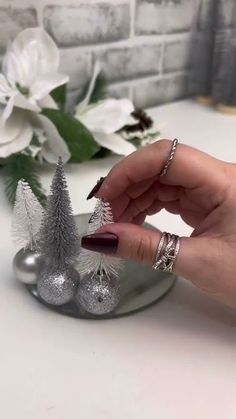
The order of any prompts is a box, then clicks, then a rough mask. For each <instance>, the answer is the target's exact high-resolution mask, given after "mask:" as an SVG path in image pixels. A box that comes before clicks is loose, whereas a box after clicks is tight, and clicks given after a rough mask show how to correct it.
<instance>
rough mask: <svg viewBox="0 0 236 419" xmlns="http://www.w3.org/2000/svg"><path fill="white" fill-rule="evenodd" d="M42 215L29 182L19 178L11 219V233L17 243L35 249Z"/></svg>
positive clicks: (41, 208) (40, 207) (41, 209)
mask: <svg viewBox="0 0 236 419" xmlns="http://www.w3.org/2000/svg"><path fill="white" fill-rule="evenodd" d="M42 216H43V207H42V206H41V204H40V203H39V201H38V200H37V198H36V196H35V195H34V193H33V192H32V189H31V188H30V186H29V184H28V183H27V182H25V181H24V180H23V179H21V180H19V182H18V185H17V190H16V200H15V204H14V210H13V221H12V235H13V239H14V242H15V243H16V244H17V245H19V246H21V247H23V248H29V249H30V250H35V249H36V245H37V234H38V232H39V229H40V226H41V222H42Z"/></svg>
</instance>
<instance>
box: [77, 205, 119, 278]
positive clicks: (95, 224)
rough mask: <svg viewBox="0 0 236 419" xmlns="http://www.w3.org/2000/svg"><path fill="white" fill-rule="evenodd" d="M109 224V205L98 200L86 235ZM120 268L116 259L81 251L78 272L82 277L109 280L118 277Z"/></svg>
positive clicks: (110, 217)
mask: <svg viewBox="0 0 236 419" xmlns="http://www.w3.org/2000/svg"><path fill="white" fill-rule="evenodd" d="M110 223H113V216H112V211H111V207H110V204H109V203H108V202H104V201H102V200H100V199H99V200H98V202H97V204H96V207H95V210H94V213H93V214H92V216H91V218H90V220H89V225H88V234H93V233H95V231H96V230H98V229H99V228H100V227H102V226H104V225H106V224H110ZM120 266H121V262H120V260H119V259H117V258H114V257H111V256H107V255H104V254H101V253H96V252H91V251H90V250H86V249H83V250H82V251H81V253H80V257H79V263H78V270H79V272H80V275H81V276H82V277H83V276H85V275H88V274H92V275H93V274H94V275H99V276H101V277H102V276H106V277H108V278H109V277H111V276H118V272H119V268H120Z"/></svg>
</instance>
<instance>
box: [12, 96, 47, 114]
mask: <svg viewBox="0 0 236 419" xmlns="http://www.w3.org/2000/svg"><path fill="white" fill-rule="evenodd" d="M14 106H16V107H18V108H22V109H27V110H28V111H33V112H40V111H41V108H40V107H39V106H38V105H37V103H36V102H35V101H34V99H33V98H27V97H26V96H24V95H22V94H21V93H20V92H18V93H17V95H16V96H15V98H14Z"/></svg>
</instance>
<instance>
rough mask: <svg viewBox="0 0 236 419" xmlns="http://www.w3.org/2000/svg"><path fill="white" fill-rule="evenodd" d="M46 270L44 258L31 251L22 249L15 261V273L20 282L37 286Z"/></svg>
mask: <svg viewBox="0 0 236 419" xmlns="http://www.w3.org/2000/svg"><path fill="white" fill-rule="evenodd" d="M44 268H45V261H44V259H43V257H42V256H41V255H40V254H39V253H37V252H34V251H32V250H30V249H21V250H19V252H18V253H17V254H16V255H15V257H14V259H13V271H14V274H15V277H16V279H17V280H18V281H20V282H22V283H24V284H36V282H37V279H38V278H39V276H40V275H41V273H42V272H43V270H44Z"/></svg>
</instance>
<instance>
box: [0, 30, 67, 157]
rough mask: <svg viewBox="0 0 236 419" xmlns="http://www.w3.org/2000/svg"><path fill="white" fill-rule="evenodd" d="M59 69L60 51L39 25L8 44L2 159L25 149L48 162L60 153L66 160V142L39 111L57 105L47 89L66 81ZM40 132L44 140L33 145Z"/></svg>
mask: <svg viewBox="0 0 236 419" xmlns="http://www.w3.org/2000/svg"><path fill="white" fill-rule="evenodd" d="M58 68H59V50H58V48H57V46H56V44H55V43H54V41H53V40H52V38H50V36H49V35H48V34H47V33H46V32H45V31H44V30H43V29H42V28H30V29H25V30H24V31H22V32H21V33H20V34H19V35H18V36H17V37H16V39H15V40H14V41H13V42H12V44H11V45H10V46H9V48H8V50H7V52H6V55H5V57H4V59H3V66H2V71H3V73H2V74H0V157H1V158H5V157H8V156H10V155H11V154H13V153H18V152H21V151H23V150H24V149H25V148H27V149H28V151H29V152H30V153H31V155H32V156H33V157H35V156H36V155H39V157H40V158H41V159H45V160H47V161H48V162H50V163H55V162H56V161H57V159H58V157H59V156H61V157H62V159H63V161H64V162H67V161H68V160H69V158H70V152H69V149H68V147H67V144H66V143H65V142H64V140H63V139H62V137H61V136H60V135H59V133H58V131H57V129H56V128H55V126H54V125H53V123H52V122H51V121H50V120H49V119H47V118H46V117H45V116H43V115H40V114H39V112H40V111H41V110H42V108H44V107H47V108H54V109H55V108H57V105H56V103H55V102H54V100H53V98H52V97H51V96H50V92H51V91H52V90H53V89H55V88H56V87H58V86H60V85H62V84H65V83H67V82H68V76H67V75H64V74H60V73H58ZM39 132H42V135H43V136H44V139H46V141H41V142H40V139H39V146H38V147H35V146H34V145H31V144H30V143H31V140H32V138H33V136H34V134H35V135H36V137H38V133H39ZM41 138H42V137H41Z"/></svg>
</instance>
